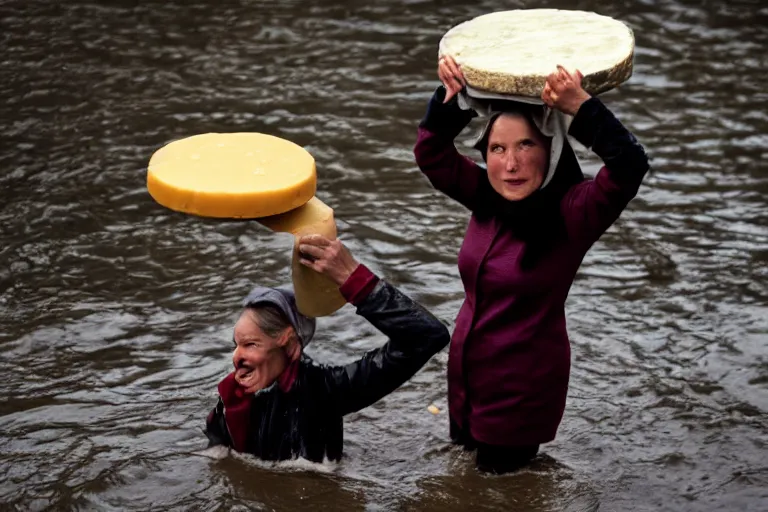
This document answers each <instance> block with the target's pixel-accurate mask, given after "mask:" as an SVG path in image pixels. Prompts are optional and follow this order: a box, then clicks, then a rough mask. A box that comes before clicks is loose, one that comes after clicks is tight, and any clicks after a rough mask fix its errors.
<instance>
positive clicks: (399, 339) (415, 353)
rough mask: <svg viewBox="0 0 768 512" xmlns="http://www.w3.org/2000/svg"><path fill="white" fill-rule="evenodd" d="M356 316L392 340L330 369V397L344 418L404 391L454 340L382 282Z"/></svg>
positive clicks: (327, 372)
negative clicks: (405, 384) (344, 415)
mask: <svg viewBox="0 0 768 512" xmlns="http://www.w3.org/2000/svg"><path fill="white" fill-rule="evenodd" d="M357 314H359V315H361V316H363V317H364V318H365V319H366V320H368V321H369V322H370V323H371V324H372V325H373V326H374V327H376V328H377V329H378V330H379V331H381V332H382V333H383V334H384V335H386V336H387V338H389V340H388V341H387V343H385V344H384V345H383V346H381V347H379V348H377V349H374V350H371V351H369V352H367V353H366V354H365V355H363V357H362V358H360V359H358V360H357V361H355V362H353V363H350V364H348V365H345V366H332V367H326V368H325V376H326V378H325V380H326V385H327V387H328V394H329V396H330V398H331V402H332V403H333V404H334V406H335V407H336V409H337V412H338V413H340V414H342V415H343V414H348V413H351V412H355V411H359V410H360V409H363V408H365V407H368V406H369V405H371V404H373V403H375V402H376V401H378V400H380V399H381V398H383V397H384V396H386V395H388V394H389V393H391V392H392V391H394V390H395V389H397V388H398V387H400V386H401V385H402V384H404V383H405V382H406V381H407V380H408V379H410V378H411V377H413V375H414V374H415V373H416V372H417V371H419V370H420V369H421V368H422V367H423V366H424V365H425V364H426V363H427V361H429V359H430V358H431V357H432V356H433V355H435V354H436V353H437V352H439V351H440V350H442V349H443V348H444V347H445V346H446V345H448V343H449V342H450V334H449V333H448V329H447V328H446V327H445V325H443V324H442V322H440V320H438V319H437V318H436V317H435V316H434V315H432V314H431V313H430V312H429V311H427V310H426V309H425V308H424V307H422V306H421V305H420V304H418V303H416V302H415V301H413V300H412V299H411V298H409V297H408V296H406V295H405V294H403V293H402V292H401V291H400V290H398V289H397V288H395V287H394V286H392V285H391V284H389V283H387V282H386V281H383V280H379V281H378V282H377V283H376V286H375V288H374V289H373V291H371V293H369V294H368V296H367V297H365V299H363V300H362V301H360V302H359V303H358V304H357Z"/></svg>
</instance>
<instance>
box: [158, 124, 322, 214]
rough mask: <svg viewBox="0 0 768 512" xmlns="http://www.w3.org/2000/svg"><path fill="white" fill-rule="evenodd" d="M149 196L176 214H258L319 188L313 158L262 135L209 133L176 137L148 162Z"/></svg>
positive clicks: (290, 205)
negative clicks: (177, 138) (181, 137)
mask: <svg viewBox="0 0 768 512" xmlns="http://www.w3.org/2000/svg"><path fill="white" fill-rule="evenodd" d="M147 188H148V190H149V194H150V195H151V196H152V197H153V198H154V199H155V201H157V202H158V203H160V204H161V205H163V206H165V207H167V208H170V209H171V210H175V211H178V212H184V213H189V214H193V215H199V216H201V217H219V218H235V219H237V218H240V219H242V218H246V219H248V218H250V219H253V218H260V217H266V216H270V215H276V214H280V213H285V212H287V211H290V210H293V209H295V208H298V207H299V206H301V205H303V204H305V203H306V202H307V201H309V200H310V199H311V198H312V197H313V196H314V195H315V191H316V188H317V171H316V168H315V159H314V158H313V157H312V155H311V154H310V153H309V152H308V151H306V150H305V149H303V148H302V147H301V146H299V145H297V144H294V143H293V142H291V141H288V140H285V139H281V138H279V137H274V136H272V135H266V134H263V133H205V134H201V135H194V136H191V137H187V138H184V139H180V140H176V141H174V142H171V143H169V144H167V145H166V146H163V147H162V148H160V149H159V150H157V151H156V152H155V153H154V154H153V155H152V157H151V158H150V160H149V169H148V172H147Z"/></svg>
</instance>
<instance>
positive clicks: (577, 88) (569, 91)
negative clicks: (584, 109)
mask: <svg viewBox="0 0 768 512" xmlns="http://www.w3.org/2000/svg"><path fill="white" fill-rule="evenodd" d="M583 78H584V75H582V74H581V72H580V71H579V70H576V71H575V72H574V73H570V72H568V70H567V69H565V68H564V67H563V66H557V71H555V72H553V73H551V74H550V75H549V76H548V77H547V82H546V83H545V84H544V90H543V91H542V92H541V100H542V101H543V102H544V103H545V104H546V105H548V106H549V107H551V108H556V109H557V110H559V111H561V112H564V113H566V114H568V115H571V116H574V115H576V112H578V111H579V108H580V107H581V104H582V103H584V102H585V101H587V100H588V99H589V98H590V95H589V93H588V92H587V91H585V90H584V89H583V88H582V87H581V81H582V79H583Z"/></svg>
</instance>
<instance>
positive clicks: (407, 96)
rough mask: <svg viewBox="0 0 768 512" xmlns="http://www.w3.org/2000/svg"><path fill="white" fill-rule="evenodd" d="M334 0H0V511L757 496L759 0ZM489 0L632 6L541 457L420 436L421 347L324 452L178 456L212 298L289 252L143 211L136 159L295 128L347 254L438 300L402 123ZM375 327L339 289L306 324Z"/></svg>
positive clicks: (648, 505)
mask: <svg viewBox="0 0 768 512" xmlns="http://www.w3.org/2000/svg"><path fill="white" fill-rule="evenodd" d="M360 4H362V2H353V1H346V2H338V1H337V2H332V1H330V0H308V1H307V2H304V3H302V4H299V3H298V2H297V1H285V0H283V1H280V2H277V1H275V2H265V1H261V2H252V1H248V0H240V1H238V2H235V1H231V0H228V1H223V0H220V2H213V1H202V0H187V1H183V2H182V1H180V0H177V1H162V2H161V1H155V2H130V1H127V0H123V1H117V0H111V1H109V2H107V1H105V0H102V1H92V2H85V1H81V0H74V1H71V2H41V1H32V0H10V1H8V0H6V1H3V2H0V17H1V18H2V25H1V26H0V41H2V57H1V58H0V69H1V70H2V80H0V98H2V102H0V144H2V146H1V148H0V229H1V230H2V231H1V233H2V245H1V246H0V312H2V315H1V316H0V351H1V352H2V354H0V372H1V374H0V375H2V380H1V381H0V394H1V395H2V403H1V404H0V503H2V504H4V505H2V506H0V508H3V509H5V508H8V509H12V510H13V509H16V510H24V511H26V510H68V509H78V510H150V509H152V510H245V509H248V508H250V509H256V510H259V509H263V510H273V509H274V510H300V509H306V510H344V511H347V510H429V511H444V510H456V511H459V510H468V507H470V506H473V507H476V508H478V509H479V510H526V511H559V510H569V511H591V510H598V509H599V510H641V511H645V510H649V511H650V510H672V511H680V510H685V511H689V510H707V511H722V510H739V511H742V510H766V509H768V447H767V446H766V444H768V417H767V415H766V413H767V412H768V392H767V388H768V368H767V363H768V359H767V357H766V341H767V340H768V213H766V212H767V210H766V208H767V207H768V199H767V198H768V166H766V164H765V163H764V162H765V159H766V158H767V157H768V150H767V149H766V148H767V147H768V135H766V133H768V113H767V112H768V109H766V107H767V106H768V94H767V93H766V92H765V77H766V74H765V69H766V67H768V60H767V59H766V42H768V31H767V29H766V28H765V27H766V26H768V8H766V7H761V3H760V2H757V1H754V2H748V1H744V0H742V1H737V2H734V3H731V4H730V5H726V4H725V2H693V1H692V0H675V1H672V0H666V1H657V2H654V1H645V2H634V1H624V2H609V1H607V0H600V1H579V2H576V3H567V2H551V1H550V2H543V3H541V2H538V3H537V2H522V3H515V2H501V1H483V2H466V1H465V2H459V1H443V2H428V1H394V0H392V1H383V0H372V1H370V2H368V3H367V4H368V6H367V7H363V6H361V5H360ZM435 5H440V7H435ZM520 5H523V6H529V7H542V6H555V7H570V8H579V9H588V10H597V11H599V12H601V13H602V14H607V15H611V16H615V17H618V18H621V19H623V20H626V21H627V22H629V23H630V24H631V25H632V26H633V28H634V29H635V33H636V37H637V44H638V48H637V58H636V72H635V75H634V77H633V78H632V80H631V81H630V83H629V84H628V85H627V86H625V87H623V88H622V90H621V91H614V92H612V93H610V94H608V95H606V96H605V101H606V102H607V103H608V104H609V105H610V106H611V107H612V108H613V109H614V111H615V112H617V113H618V115H619V116H620V117H621V118H622V119H623V120H625V121H626V123H627V124H628V125H629V126H630V127H631V128H632V129H634V130H635V132H636V133H637V135H638V137H639V138H640V139H641V140H642V141H643V143H644V144H645V145H646V147H647V149H648V151H649V152H650V154H651V155H652V156H653V165H654V167H655V170H656V171H655V174H653V175H652V176H650V177H649V179H648V180H647V182H646V185H645V186H644V187H643V189H642V190H641V193H640V196H639V198H638V199H637V200H635V201H634V202H633V203H632V205H631V207H630V209H629V210H628V211H627V212H626V214H625V215H624V216H623V217H622V219H621V220H620V221H619V223H618V224H617V225H616V226H615V227H614V228H612V229H611V230H610V232H609V233H608V234H606V235H605V236H604V237H603V239H602V241H601V242H600V243H598V244H597V245H596V246H595V247H594V249H593V250H592V252H591V253H590V254H589V255H588V257H587V259H586V261H585V264H584V266H583V267H582V271H581V273H580V275H579V279H578V281H577V282H576V284H575V286H574V289H573V291H572V293H571V296H570V298H569V301H568V318H569V327H570V332H571V334H572V336H573V359H574V368H573V374H572V380H571V382H572V384H571V390H570V395H569V404H568V409H567V412H566V416H565V419H564V421H563V424H562V427H561V429H560V433H559V437H558V439H557V441H556V442H554V443H552V444H550V445H547V446H546V447H545V449H544V452H545V454H546V457H545V458H544V459H543V460H542V461H540V462H539V463H537V464H536V465H535V466H534V467H533V468H532V469H531V470H528V471H524V472H522V473H520V474H517V475H513V476H505V477H496V478H491V477H484V476H480V475H478V474H477V473H476V472H475V471H474V469H473V466H472V459H471V457H469V456H466V455H464V454H462V453H460V452H458V451H456V450H455V449H453V448H451V447H449V445H448V443H447V438H448V432H447V418H446V416H445V414H441V415H438V416H433V415H431V414H430V413H429V412H427V410H426V406H427V405H428V404H430V403H432V402H435V403H436V404H438V405H439V406H441V408H445V406H446V400H445V392H446V386H445V378H444V375H445V365H446V353H445V352H443V353H441V354H440V355H439V356H438V357H436V358H435V359H434V360H433V361H432V362H430V364H429V365H428V366H427V367H426V368H425V369H424V370H423V371H422V372H421V373H419V375H418V376H417V377H416V378H415V379H414V380H413V381H412V382H411V383H409V384H407V385H406V386H404V387H403V388H401V389H400V390H399V391H398V392H396V393H395V394H393V395H392V396H390V397H388V398H387V399H385V400H384V401H383V402H381V403H379V404H377V405H376V406H374V407H371V408H369V409H367V410H365V411H363V412H362V413H360V414H357V415H356V416H354V417H351V418H349V419H348V421H347V422H346V436H347V437H346V439H347V442H346V451H347V454H348V457H347V459H346V460H345V461H344V462H343V463H341V464H340V465H339V466H332V465H327V466H319V467H318V466H312V465H309V464H300V463H297V464H288V465H285V464H283V465H280V466H278V467H272V466H270V465H265V464H258V463H254V462H253V461H251V460H248V459H244V458H242V457H232V456H230V457H227V458H225V459H222V460H214V459H211V458H210V457H206V456H202V455H200V454H199V452H200V450H201V449H203V448H204V447H205V438H204V436H203V435H202V433H201V427H202V424H203V418H204V415H205V414H206V413H207V411H208V410H209V409H210V407H211V406H212V405H213V403H214V398H215V385H216V383H217V382H218V380H219V379H220V378H221V377H222V376H223V375H224V374H225V373H226V372H227V371H229V365H230V345H229V336H230V329H231V327H232V325H233V322H234V319H235V315H236V308H237V305H238V301H239V300H240V298H241V296H243V295H244V294H245V293H246V292H247V290H248V288H249V286H250V284H251V283H253V282H260V283H263V284H267V285H277V284H281V283H283V282H285V281H287V280H288V279H289V270H288V269H289V259H290V255H289V248H290V241H289V240H290V239H288V240H286V239H285V238H283V237H276V236H274V235H273V234H271V233H270V232H267V231H266V230H265V229H264V228H260V227H259V226H258V225H252V224H250V223H237V222H214V221H208V220H201V219H195V218H191V217H186V216H183V215H176V214H173V213H171V212H169V211H167V210H165V209H163V208H161V207H160V206H158V205H156V204H155V203H153V201H152V200H151V199H150V197H149V196H148V195H147V193H146V188H145V176H146V174H145V173H146V163H147V161H148V159H149V156H150V155H151V154H152V152H153V151H154V150H155V149H157V148H158V147H160V146H161V145H163V144H164V143H166V142H167V141H169V140H171V139H174V138H178V137H182V136H186V135H191V134H195V133H201V132H208V131H236V130H249V131H264V132H269V133H273V134H276V135H279V136H283V137H286V138H289V139H292V140H294V141H296V142H297V143H299V144H302V145H305V146H306V147H307V148H308V149H309V150H310V151H311V152H312V153H313V154H314V155H315V157H316V158H317V162H318V168H319V175H320V183H319V192H318V196H319V197H320V198H321V199H322V200H323V201H325V202H326V203H328V204H329V205H331V206H333V207H334V208H335V209H336V213H337V216H338V219H339V228H340V232H341V234H342V236H343V238H344V239H345V240H346V242H347V243H348V245H349V246H350V247H351V249H352V250H353V251H354V252H355V254H356V255H357V256H358V257H359V258H360V259H361V260H362V261H364V262H365V263H367V264H369V265H370V266H371V267H372V268H374V269H375V270H376V271H378V272H380V273H381V274H382V275H383V276H385V277H387V278H388V279H390V280H391V281H393V282H395V283H396V284H398V285H400V286H402V287H403V288H404V289H405V290H406V291H407V292H409V293H411V294H413V295H414V296H415V297H417V298H418V299H420V300H422V301H423V302H424V303H425V304H427V305H428V306H429V307H430V308H431V309H432V310H433V311H434V312H435V313H436V314H437V315H438V316H439V317H441V318H442V319H444V320H446V321H448V322H452V320H453V318H454V315H455V314H456V312H457V310H458V307H459V305H460V302H461V296H462V290H461V285H460V281H459V278H458V272H457V270H456V252H457V250H458V246H459V243H460V240H461V238H462V235H463V231H464V227H465V224H466V221H467V214H466V212H464V211H462V210H461V209H459V208H457V207H456V206H455V205H454V204H453V203H452V202H451V201H450V200H449V199H447V198H445V197H443V196H441V195H440V194H439V193H436V192H434V191H433V190H432V189H431V187H430V186H429V184H428V183H427V181H426V179H425V178H423V177H422V176H421V175H420V173H419V172H418V171H417V169H416V167H415V164H414V161H413V157H412V153H411V148H412V145H413V142H414V139H415V133H416V124H417V122H418V120H419V118H420V117H421V115H422V113H423V111H424V107H425V105H426V101H427V99H428V97H429V95H430V94H431V91H432V90H433V88H434V87H435V85H436V76H435V56H436V48H437V43H438V41H439V39H440V37H441V36H442V34H443V33H444V32H445V31H446V30H447V29H448V28H450V27H451V26H452V25H454V24H456V23H458V22H459V21H463V20H465V19H468V18H470V17H473V16H476V15H479V14H482V13H486V12H489V11H492V10H498V9H503V8H510V7H514V6H520ZM702 5H703V6H702ZM581 156H582V157H583V163H584V164H585V167H586V169H587V170H588V171H589V172H593V171H595V170H596V169H597V166H598V161H597V160H596V159H594V158H593V157H591V156H589V155H581ZM286 243H287V245H286ZM381 342H382V338H381V337H380V336H376V335H373V334H371V329H369V328H368V327H367V326H366V324H365V323H364V321H363V320H362V319H361V318H359V317H357V316H356V315H355V314H354V311H353V310H352V309H351V308H350V307H349V306H348V307H346V308H344V309H343V310H342V311H340V312H339V313H338V314H337V315H335V316H334V317H332V318H327V319H323V320H322V321H321V322H320V326H319V335H318V337H317V339H316V341H315V343H314V345H313V346H312V348H311V352H312V354H313V355H314V356H315V357H316V358H317V359H319V360H321V361H324V362H346V361H349V360H351V359H352V358H354V357H355V356H357V355H359V354H360V353H361V352H362V351H364V350H366V349H369V348H371V347H374V346H376V345H378V344H380V343H381Z"/></svg>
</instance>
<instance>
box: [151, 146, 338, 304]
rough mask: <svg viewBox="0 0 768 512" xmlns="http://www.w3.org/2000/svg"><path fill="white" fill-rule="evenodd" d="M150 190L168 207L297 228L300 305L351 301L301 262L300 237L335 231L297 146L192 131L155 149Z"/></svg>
mask: <svg viewBox="0 0 768 512" xmlns="http://www.w3.org/2000/svg"><path fill="white" fill-rule="evenodd" d="M147 188H148V190H149V193H150V195H151V196H152V197H153V198H154V199H155V201H157V202H158V203H160V204H161V205H163V206H165V207H167V208H170V209H171V210H175V211H178V212H183V213H188V214H192V215H198V216H201V217H218V218H232V219H255V220H256V221H257V222H259V223H260V224H262V225H264V226H266V227H268V228H269V229H271V230H273V231H278V232H286V233H291V234H293V235H294V244H293V258H292V263H291V276H292V280H293V288H294V293H295V295H296V306H297V308H298V309H299V311H300V312H301V313H303V314H304V315H306V316H310V317H320V316H327V315H330V314H331V313H333V312H335V311H336V310H338V309H340V308H341V307H342V306H343V305H344V304H346V300H345V299H344V297H343V296H342V295H341V292H339V288H338V286H337V285H336V283H334V282H333V281H331V280H330V279H329V278H328V277H326V276H324V275H322V274H320V273H318V272H315V271H314V270H312V269H310V268H307V267H305V266H304V265H302V264H301V263H299V257H298V240H299V238H300V237H302V236H304V235H307V234H320V235H323V236H325V237H326V238H329V239H331V240H333V239H335V238H336V236H337V232H336V221H335V219H334V216H333V210H332V209H331V208H330V207H328V206H327V205H325V204H324V203H323V202H322V201H320V200H319V199H317V198H316V197H315V190H316V188H317V173H316V168H315V160H314V158H313V157H312V155H310V154H309V153H308V152H307V151H305V150H304V149H302V148H301V147H300V146H298V145H296V144H294V143H292V142H290V141H287V140H284V139H281V138H278V137H273V136H271V135H265V134H261V133H229V134H219V133H207V134H202V135H195V136H192V137H188V138H185V139H181V140H177V141H174V142H171V143H170V144H168V145H166V146H164V147H162V148H160V149H159V150H157V151H156V152H155V153H154V154H153V155H152V157H151V158H150V161H149V169H148V172H147Z"/></svg>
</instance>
